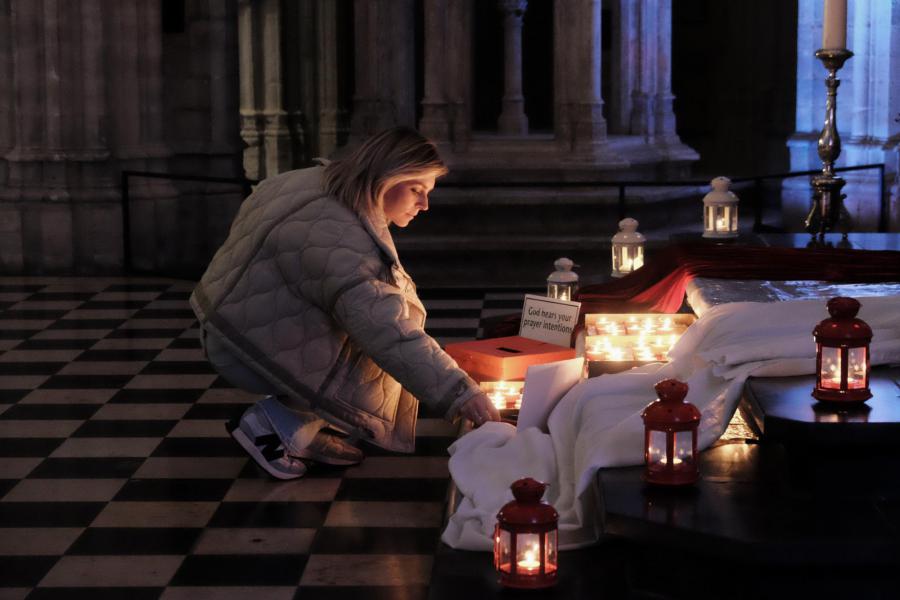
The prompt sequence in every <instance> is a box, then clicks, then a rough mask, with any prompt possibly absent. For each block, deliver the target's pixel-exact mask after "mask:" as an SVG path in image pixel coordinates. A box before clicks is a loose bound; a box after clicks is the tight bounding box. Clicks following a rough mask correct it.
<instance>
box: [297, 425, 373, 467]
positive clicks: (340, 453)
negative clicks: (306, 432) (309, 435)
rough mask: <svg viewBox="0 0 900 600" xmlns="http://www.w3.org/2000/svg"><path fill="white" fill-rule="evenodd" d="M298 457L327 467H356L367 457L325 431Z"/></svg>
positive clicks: (300, 452)
mask: <svg viewBox="0 0 900 600" xmlns="http://www.w3.org/2000/svg"><path fill="white" fill-rule="evenodd" d="M297 455H298V456H301V457H303V458H308V459H310V460H314V461H316V462H320V463H325V464H326V465H355V464H358V463H360V462H361V461H362V459H363V458H364V456H365V455H364V454H363V453H362V450H360V449H359V448H356V447H354V446H353V445H351V444H350V443H348V442H347V441H346V440H344V439H343V438H340V437H338V436H336V435H333V434H331V433H328V432H327V431H326V430H324V429H323V430H322V431H320V432H319V433H317V434H316V437H314V438H313V441H312V443H310V444H309V445H308V446H306V448H303V449H302V450H300V451H298V452H297Z"/></svg>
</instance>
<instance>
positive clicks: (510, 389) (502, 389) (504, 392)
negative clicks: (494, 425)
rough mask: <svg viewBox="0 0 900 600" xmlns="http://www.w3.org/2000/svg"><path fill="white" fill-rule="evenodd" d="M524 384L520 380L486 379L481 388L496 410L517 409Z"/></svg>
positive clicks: (520, 401)
mask: <svg viewBox="0 0 900 600" xmlns="http://www.w3.org/2000/svg"><path fill="white" fill-rule="evenodd" d="M524 385H525V383H524V382H522V381H486V382H483V383H482V384H481V389H482V390H483V391H484V393H485V394H487V397H488V399H489V400H490V401H491V404H493V405H494V408H496V409H497V410H519V409H520V408H521V407H522V388H523V386H524Z"/></svg>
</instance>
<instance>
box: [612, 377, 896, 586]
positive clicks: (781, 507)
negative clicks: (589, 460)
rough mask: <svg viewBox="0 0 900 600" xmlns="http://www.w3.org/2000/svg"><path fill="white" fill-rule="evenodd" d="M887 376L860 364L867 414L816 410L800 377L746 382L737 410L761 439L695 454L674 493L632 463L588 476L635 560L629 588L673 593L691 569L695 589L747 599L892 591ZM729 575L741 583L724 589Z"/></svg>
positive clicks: (891, 434)
mask: <svg viewBox="0 0 900 600" xmlns="http://www.w3.org/2000/svg"><path fill="white" fill-rule="evenodd" d="M898 375H900V369H876V370H875V371H874V372H873V380H874V381H873V383H874V385H873V392H874V394H875V396H874V397H873V398H872V399H871V400H870V401H869V402H867V404H869V405H870V408H869V410H868V411H865V414H866V417H867V419H868V420H866V419H863V418H861V417H860V416H859V413H853V414H843V415H842V414H841V411H838V410H834V409H823V407H821V406H817V403H815V402H814V400H813V399H812V398H811V397H810V396H809V393H810V390H811V389H812V384H813V378H812V377H811V376H809V377H790V378H779V379H756V380H751V381H750V382H749V383H748V385H747V388H746V394H745V398H744V402H743V403H742V410H743V411H744V414H745V415H746V417H747V419H746V420H747V421H748V422H749V423H750V424H751V425H752V426H754V427H758V428H759V429H760V431H761V433H762V438H761V440H760V441H759V442H755V441H754V442H752V443H747V442H740V441H738V442H737V443H720V444H718V445H716V446H714V447H713V448H711V449H709V450H707V451H705V452H703V453H701V456H700V469H701V473H702V478H701V480H700V481H699V483H698V484H696V485H695V486H692V487H689V488H687V489H665V488H654V487H652V486H647V485H646V484H645V483H644V482H643V481H642V479H641V473H642V468H638V467H635V468H625V469H605V470H603V471H601V472H600V473H599V474H598V486H599V488H600V490H601V501H600V510H601V511H602V513H603V514H604V515H605V525H606V532H607V533H608V534H609V535H613V536H616V537H618V538H620V539H624V540H627V541H628V543H629V547H630V549H631V552H632V556H633V557H636V556H643V558H632V560H631V562H630V568H631V569H632V571H633V572H632V576H631V581H632V585H633V586H634V587H635V588H638V589H645V590H651V591H654V592H659V593H662V594H663V595H667V594H671V595H673V596H674V597H681V596H682V595H685V594H688V593H691V590H692V589H693V588H694V586H695V583H696V581H695V580H694V579H693V578H692V577H690V576H689V575H688V574H689V573H690V572H691V570H690V569H691V568H692V567H691V565H693V568H702V569H703V570H705V571H706V572H707V579H706V587H705V588H702V589H701V590H700V591H701V592H702V594H701V595H705V597H718V596H717V594H716V593H715V592H713V591H710V590H711V589H716V588H717V586H718V589H721V588H723V587H726V586H728V588H729V589H730V592H729V596H730V597H748V598H749V597H797V598H800V597H809V596H810V595H811V594H817V595H818V597H820V598H821V597H847V598H889V597H898V596H900V430H898V417H900V397H898V392H900V389H898V388H897V386H896V384H895V383H894V380H895V378H897V376H898ZM868 433H871V435H868ZM642 565H644V568H641V567H642ZM649 565H654V566H653V567H651V566H649ZM655 570H663V571H665V575H660V574H658V573H654V571H655ZM723 573H728V574H730V575H729V576H723V575H722V574H723ZM738 574H741V575H742V576H745V577H746V576H748V577H746V578H745V579H742V580H741V581H742V585H740V586H737V587H736V588H735V586H734V583H735V579H734V578H735V577H736V576H737V575H738ZM660 581H662V582H663V583H662V584H660V583H659V582H660ZM891 589H892V590H894V591H893V592H891V593H893V594H895V595H893V596H892V595H891V593H886V592H885V590H891ZM707 594H708V595H707ZM885 594H886V595H885Z"/></svg>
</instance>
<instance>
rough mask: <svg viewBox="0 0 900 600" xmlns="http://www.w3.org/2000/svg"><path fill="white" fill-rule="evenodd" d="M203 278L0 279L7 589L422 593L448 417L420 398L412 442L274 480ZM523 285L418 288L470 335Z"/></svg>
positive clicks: (438, 315)
mask: <svg viewBox="0 0 900 600" xmlns="http://www.w3.org/2000/svg"><path fill="white" fill-rule="evenodd" d="M192 287H193V284H192V283H191V282H185V281H176V280H167V279H151V278H106V279H97V278H47V277H45V278H35V277H31V278H22V277H17V278H12V277H3V278H0V600H7V599H14V598H15V599H18V598H63V597H65V598H72V597H90V598H92V599H103V598H126V597H127V598H128V599H129V600H139V599H143V598H160V597H161V598H167V599H174V598H187V597H190V598H223V599H228V598H240V599H241V600H246V599H247V598H285V599H290V598H301V597H302V598H304V599H308V600H313V599H315V598H326V597H327V598H328V599H329V600H341V599H345V598H346V599H349V598H357V597H359V598H363V597H364V598H366V600H380V599H392V598H402V599H404V600H412V599H418V598H424V597H426V595H427V593H428V584H429V580H430V575H431V566H432V561H433V555H434V552H435V550H436V548H437V544H438V537H439V534H440V526H441V521H442V514H443V510H444V502H445V496H446V492H447V487H448V481H449V479H448V472H447V456H446V448H447V446H448V445H449V444H450V443H451V442H452V441H453V439H454V437H455V435H456V429H455V426H453V425H452V424H450V423H447V422H445V421H443V420H442V419H439V418H436V415H432V414H428V411H427V410H425V409H424V408H423V409H422V414H421V415H420V420H419V425H418V431H417V435H418V441H417V450H416V453H415V454H414V455H398V454H392V453H388V452H385V451H381V450H379V449H377V448H371V447H367V448H365V451H366V454H367V458H366V460H365V461H364V462H363V463H362V464H361V465H359V466H356V467H350V468H341V469H335V468H327V469H326V468H323V467H321V466H314V467H313V468H312V469H311V470H310V472H309V474H308V475H307V476H306V477H304V478H303V479H301V480H297V481H290V482H277V481H275V480H272V479H269V478H268V477H267V476H266V475H265V474H264V473H263V472H262V471H261V470H260V469H258V468H257V467H256V465H255V464H254V463H253V462H252V461H249V460H248V458H247V457H246V455H245V454H244V453H243V451H242V450H241V448H240V447H239V446H238V445H237V444H236V443H234V442H233V441H232V440H231V438H230V437H229V436H228V435H227V433H226V431H225V428H224V422H225V421H226V420H227V419H230V418H232V417H234V416H236V415H240V413H241V412H243V410H244V409H245V408H246V407H247V406H248V405H250V404H251V403H253V402H254V401H256V400H257V399H258V397H256V396H253V395H250V394H247V393H245V392H242V391H240V390H236V389H233V388H231V387H229V385H228V384H227V383H226V382H225V381H224V380H223V379H222V378H220V377H218V376H217V375H216V374H215V373H214V372H213V371H212V369H211V368H210V366H209V365H208V364H207V362H206V361H205V360H204V358H203V356H202V353H201V350H200V345H199V340H198V338H197V334H198V329H197V323H196V321H195V319H194V316H193V313H192V312H191V310H190V307H189V306H188V301H187V299H188V296H189V295H190V290H191V289H192ZM524 291H525V290H519V291H516V290H501V291H496V292H489V293H487V294H485V293H483V291H481V290H464V289H451V290H423V291H421V296H422V298H423V300H424V302H425V304H426V307H427V308H428V309H429V318H428V330H429V332H430V333H431V334H432V335H433V336H435V337H436V338H437V339H438V340H439V341H441V342H442V343H448V342H451V341H460V340H466V339H474V338H475V337H476V336H477V335H478V334H479V327H480V326H481V324H482V320H483V319H485V318H489V317H491V316H496V315H499V314H506V313H510V312H513V311H515V310H518V309H519V308H521V301H522V294H523V293H524ZM528 291H532V290H528Z"/></svg>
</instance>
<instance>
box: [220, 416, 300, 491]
mask: <svg viewBox="0 0 900 600" xmlns="http://www.w3.org/2000/svg"><path fill="white" fill-rule="evenodd" d="M226 428H227V429H228V433H230V434H231V437H233V438H234V439H235V441H237V443H238V444H240V445H241V447H242V448H243V449H244V450H246V451H247V454H249V455H250V456H251V457H252V458H253V460H255V461H256V464H258V465H259V466H260V467H262V468H263V469H265V471H266V472H267V473H268V474H269V475H271V476H272V477H275V478H277V479H297V478H298V477H303V475H305V474H306V465H305V464H303V461H302V460H300V459H299V458H297V457H294V456H290V455H289V454H288V453H287V452H285V449H284V444H282V443H281V439H279V437H278V435H277V434H276V433H275V430H274V428H273V427H272V424H271V423H270V422H269V419H268V417H266V413H265V411H263V410H262V409H261V408H260V407H259V405H258V404H254V405H253V406H251V407H250V408H248V409H247V410H246V411H245V412H244V414H243V415H242V416H241V418H240V420H238V421H231V422H229V423H228V424H227V425H226Z"/></svg>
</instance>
